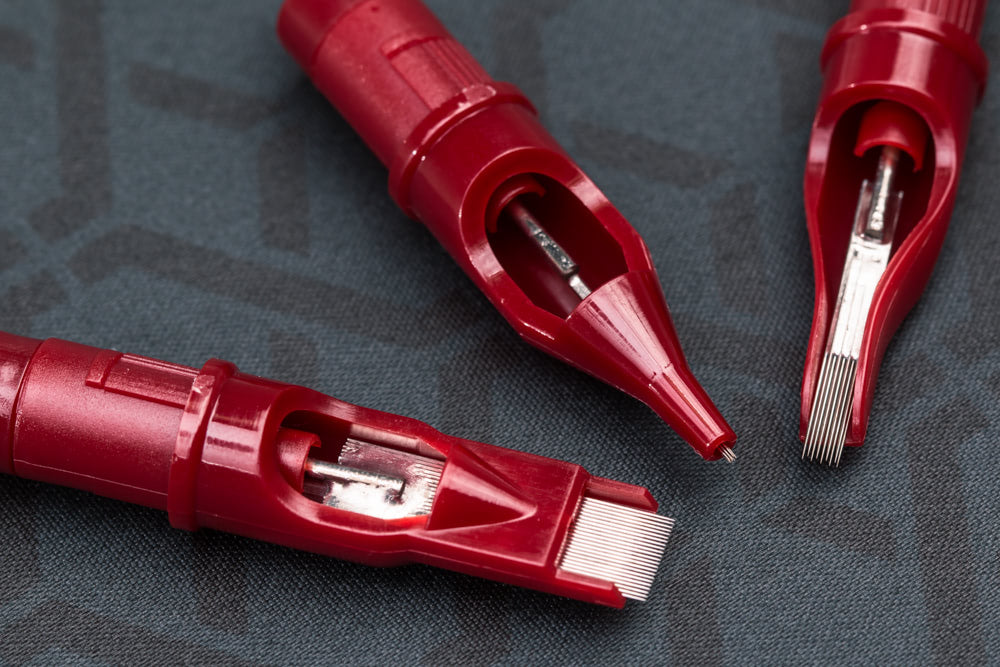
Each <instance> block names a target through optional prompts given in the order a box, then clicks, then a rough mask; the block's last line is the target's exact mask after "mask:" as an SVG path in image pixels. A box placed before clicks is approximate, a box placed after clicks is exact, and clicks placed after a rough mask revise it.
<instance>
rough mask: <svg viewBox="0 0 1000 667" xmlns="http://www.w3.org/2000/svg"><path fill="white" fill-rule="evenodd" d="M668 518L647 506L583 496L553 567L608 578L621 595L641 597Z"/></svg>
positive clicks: (657, 561)
mask: <svg viewBox="0 0 1000 667" xmlns="http://www.w3.org/2000/svg"><path fill="white" fill-rule="evenodd" d="M673 527H674V520H673V519H671V518H668V517H665V516H660V515H659V514H656V513H654V512H650V511H648V510H643V509H638V508H635V507H627V506H625V505H619V504H618V503H612V502H607V501H604V500H595V499H594V498H584V499H583V503H581V505H580V511H579V513H578V514H577V517H576V520H575V521H574V522H573V526H572V527H571V528H570V533H569V539H568V540H567V542H566V547H565V550H564V551H563V556H562V561H561V562H560V564H559V569H561V570H565V571H567V572H572V573H574V574H580V575H583V576H587V577H593V578H595V579H603V580H605V581H610V582H611V583H613V584H614V585H615V587H616V588H618V591H619V592H620V593H621V594H622V596H623V597H625V598H628V599H630V600H639V601H645V600H646V598H647V597H648V596H649V590H650V588H652V586H653V578H654V577H655V576H656V571H657V569H658V568H659V566H660V559H661V558H662V557H663V550H664V549H665V548H666V545H667V540H668V539H669V538H670V532H671V530H673Z"/></svg>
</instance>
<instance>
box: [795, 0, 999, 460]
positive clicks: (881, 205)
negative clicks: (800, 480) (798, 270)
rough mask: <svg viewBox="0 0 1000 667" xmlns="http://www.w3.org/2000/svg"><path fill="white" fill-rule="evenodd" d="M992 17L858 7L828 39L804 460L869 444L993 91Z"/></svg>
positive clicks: (944, 6) (943, 9)
mask: <svg viewBox="0 0 1000 667" xmlns="http://www.w3.org/2000/svg"><path fill="white" fill-rule="evenodd" d="M985 11H986V0H853V2H852V3H851V11H850V13H849V14H848V15H847V16H846V17H844V18H843V19H841V20H840V21H839V22H838V23H837V24H836V25H834V26H833V28H832V29H831V30H830V33H829V35H828V36H827V40H826V44H825V46H824V47H823V53H822V57H821V65H822V68H823V74H824V77H825V78H824V85H823V90H822V94H821V96H820V103H819V109H818V111H817V112H816V119H815V121H814V124H813V130H812V140H811V143H810V146H809V157H808V161H807V165H806V174H805V205H806V220H807V225H808V229H809V242H810V245H811V247H812V256H813V266H814V272H815V280H816V297H815V299H816V301H815V311H814V313H813V325H812V334H811V336H810V339H809V349H808V353H807V357H806V368H805V375H804V379H803V383H802V413H801V420H800V437H801V438H802V440H803V441H804V443H805V444H804V448H803V451H802V456H803V458H806V457H808V458H809V459H810V460H813V459H818V460H819V461H821V462H824V463H827V464H830V465H838V464H839V463H840V458H841V455H842V453H843V450H844V446H845V445H848V446H859V445H861V444H862V442H863V441H864V439H865V433H866V431H867V429H868V417H869V412H870V410H871V404H872V395H873V394H874V392H875V378H876V376H877V375H878V369H879V365H880V364H881V362H882V357H883V354H884V353H885V349H886V346H887V345H888V344H889V340H890V338H891V337H892V335H893V334H894V333H895V331H896V329H897V328H898V327H899V325H900V323H901V322H902V320H903V318H904V317H905V316H906V314H907V313H908V312H909V310H910V309H911V308H912V307H913V305H914V304H915V303H916V302H917V299H919V298H920V294H921V292H922V291H923V289H924V286H925V285H926V284H927V281H928V279H929V278H930V274H931V269H932V268H933V266H934V262H935V260H936V259H937V255H938V252H939V251H940V250H941V245H942V243H943V241H944V235H945V232H946V231H947V229H948V220H949V218H950V216H951V211H952V208H953V207H954V204H955V193H956V190H957V188H958V177H959V173H960V171H961V166H962V156H963V154H964V152H965V145H966V140H967V139H968V135H969V125H970V121H971V117H972V112H973V109H974V108H975V106H976V105H977V104H978V102H979V100H980V99H981V97H982V94H983V89H984V87H985V84H986V74H987V62H986V56H985V55H984V54H983V51H982V49H981V48H980V46H979V43H978V37H979V32H980V30H981V28H982V23H983V15H984V13H985ZM845 258H846V259H845Z"/></svg>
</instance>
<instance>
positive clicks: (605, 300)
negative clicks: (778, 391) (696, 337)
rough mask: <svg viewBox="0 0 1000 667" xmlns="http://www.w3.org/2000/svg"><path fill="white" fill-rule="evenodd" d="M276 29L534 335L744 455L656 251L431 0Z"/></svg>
mask: <svg viewBox="0 0 1000 667" xmlns="http://www.w3.org/2000/svg"><path fill="white" fill-rule="evenodd" d="M278 34H279V35H280V37H281V40H282V42H284V44H285V47H286V48H287V49H288V50H289V51H290V52H291V54H292V55H293V56H294V57H295V59H296V60H297V61H298V62H299V64H300V65H301V66H302V67H303V68H304V69H305V71H306V72H307V73H308V75H309V77H310V78H311V79H312V80H313V82H314V83H315V85H316V86H317V88H319V90H320V91H322V93H323V94H324V95H326V97H327V98H329V99H330V101H331V102H332V103H333V105H334V106H335V107H336V108H337V109H338V110H339V111H340V113H341V114H343V116H344V118H346V119H347V121H348V122H349V123H350V124H351V125H352V126H353V127H354V128H355V129H356V130H357V131H358V133H359V134H360V135H361V136H362V138H363V139H364V140H365V142H366V143H367V144H368V146H370V147H371V149H372V150H373V151H374V152H375V153H376V155H378V157H379V158H380V159H381V160H382V162H383V163H384V164H385V165H386V166H387V167H388V168H389V191H390V193H391V194H392V196H393V198H394V199H395V200H396V202H397V203H398V204H399V206H400V207H401V208H402V209H403V210H404V211H405V212H406V213H407V214H409V215H410V216H411V217H414V218H416V219H418V220H420V221H421V222H423V223H424V224H425V225H427V227H428V228H429V229H430V231H431V232H432V233H433V234H434V235H435V236H436V237H437V238H438V240H439V241H440V242H441V243H442V244H443V245H444V246H445V248H447V250H448V252H450V253H451V255H452V257H454V258H455V260H456V261H457V262H458V263H459V264H460V265H461V267H462V269H464V270H465V272H466V273H467V274H468V275H469V276H470V277H471V278H472V280H473V281H474V282H475V283H476V285H478V286H479V289H481V290H482V291H483V293H484V294H486V296H487V297H489V299H490V301H492V302H493V305H494V306H496V308H497V309H498V310H499V311H500V313H501V314H502V315H503V316H504V317H505V318H507V321H508V322H510V323H511V325H513V327H514V329H516V330H517V332H518V333H519V334H520V335H521V337H522V338H524V339H525V340H527V341H528V342H530V343H531V344H533V345H535V346H536V347H539V348H541V349H542V350H545V351H546V352H548V353H549V354H552V355H554V356H556V357H558V358H560V359H562V360H563V361H566V362H567V363H570V364H572V365H573V366H576V367H577V368H579V369H581V370H583V371H586V372H587V373H590V374H591V375H593V376H595V377H597V378H600V379H601V380H603V381H605V382H607V383H609V384H611V385H613V386H615V387H617V388H619V389H621V390H622V391H625V392H627V393H629V394H631V395H632V396H635V397H636V398H638V399H639V400H641V401H643V402H645V403H646V404H647V405H649V406H650V407H652V408H653V410H655V411H656V413H657V414H659V415H660V417H661V418H663V419H664V420H665V421H666V422H667V423H668V424H670V425H671V426H672V427H673V428H674V429H675V430H676V431H677V433H679V434H680V436H681V437H683V438H684V439H685V440H686V441H687V442H688V443H690V444H691V446H692V447H694V449H695V450H696V451H697V452H698V453H699V454H700V455H701V456H703V457H704V458H706V459H709V460H716V459H719V458H726V459H727V460H729V461H732V460H734V459H735V455H734V453H733V451H732V449H731V446H732V445H733V443H734V442H735V439H736V436H735V435H734V434H733V431H732V429H731V428H730V427H729V425H728V424H726V422H725V420H724V419H723V418H722V415H720V414H719V411H718V410H717V409H716V407H715V405H713V403H712V401H711V399H709V397H708V395H707V394H706V393H705V391H704V390H703V389H702V388H701V386H700V385H699V384H698V382H697V380H695V378H694V375H693V374H692V373H691V371H690V369H689V368H688V365H687V362H686V361H685V359H684V355H683V353H682V351H681V347H680V343H679V342H678V340H677V335H676V333H675V331H674V326H673V324H672V322H671V319H670V315H669V313H668V311H667V306H666V301H665V300H664V297H663V293H662V291H661V289H660V283H659V279H658V278H657V275H656V272H655V270H654V268H653V264H652V260H651V259H650V256H649V251H648V250H647V249H646V245H645V243H644V242H643V240H642V238H640V236H639V234H638V233H637V232H636V231H635V229H633V228H632V226H631V225H629V223H628V222H627V221H626V220H625V218H624V217H622V215H621V213H619V212H618V211H617V210H616V209H615V208H614V207H613V206H612V205H611V203H610V202H609V201H608V200H607V198H606V197H605V196H604V195H603V194H602V193H601V191H600V190H598V189H597V187H596V186H595V185H594V184H593V182H591V181H590V179H588V178H587V176H586V175H585V174H584V173H583V171H582V170H581V169H580V167H578V166H577V165H576V164H575V163H574V162H573V160H572V159H571V158H570V157H569V156H568V155H567V154H566V152H565V151H564V150H563V149H562V148H560V146H559V145H558V144H557V143H556V141H555V139H553V138H552V136H551V135H549V133H548V132H547V131H546V130H545V128H544V127H542V125H541V123H540V122H539V120H538V116H537V114H536V112H535V110H534V108H533V107H532V105H531V103H530V102H529V101H528V100H527V99H526V98H525V96H524V95H523V94H522V93H521V92H520V91H519V90H518V89H517V88H515V87H514V86H512V85H510V84H507V83H500V82H497V81H494V80H493V79H492V78H490V76H489V75H488V74H487V73H486V72H485V71H484V70H483V68H482V67H481V66H480V65H479V64H478V63H477V62H476V61H475V60H474V59H473V58H472V56H471V55H470V54H469V53H468V51H466V50H465V48H463V47H462V46H461V45H460V44H459V43H458V42H457V41H455V39H454V38H453V37H452V36H451V35H450V34H449V33H448V31H447V30H445V28H444V27H443V26H442V25H441V23H440V22H439V21H438V20H437V18H435V17H434V15H433V14H432V13H431V12H430V10H428V9H427V8H426V7H425V6H424V5H423V4H422V3H420V2H419V1H418V0H286V2H285V4H284V5H283V6H282V9H281V14H280V16H279V18H278Z"/></svg>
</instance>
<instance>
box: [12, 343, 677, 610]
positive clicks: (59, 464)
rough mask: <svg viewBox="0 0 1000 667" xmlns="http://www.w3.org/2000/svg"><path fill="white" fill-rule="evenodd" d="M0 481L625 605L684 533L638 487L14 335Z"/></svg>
mask: <svg viewBox="0 0 1000 667" xmlns="http://www.w3.org/2000/svg"><path fill="white" fill-rule="evenodd" d="M0 473H3V474H8V475H16V476H18V477H24V478H28V479H34V480H38V481H42V482H49V483H52V484H60V485H63V486H69V487H74V488H77V489H83V490H85V491H91V492H93V493H97V494H99V495H102V496H107V497H110V498H117V499H119V500H124V501H127V502H131V503H138V504H141V505H146V506H148V507H153V508H156V509H160V510H165V511H166V512H167V513H168V515H169V518H170V523H171V524H172V525H173V526H175V527H177V528H183V529H187V530H196V529H198V528H201V527H204V528H212V529H216V530H222V531H227V532H232V533H237V534H240V535H245V536H247V537H252V538H256V539H260V540H266V541H268V542H274V543H277V544H283V545H286V546H290V547H294V548H297V549H304V550H307V551H312V552H316V553H320V554H326V555H329V556H335V557H337V558H343V559H348V560H353V561H358V562H361V563H366V564H369V565H397V564H401V563H406V562H419V563H426V564H428V565H435V566H438V567H443V568H447V569H449V570H456V571H458V572H464V573H467V574H472V575H476V576H480V577H485V578H488V579H494V580H496V581H502V582H506V583H511V584H516V585H518V586H525V587H527V588H534V589H537V590H540V591H545V592H548V593H555V594H557V595H564V596H566V597H571V598H576V599H579V600H583V601H586V602H593V603H597V604H603V605H608V606H612V607H621V606H623V605H624V603H625V598H630V599H638V600H644V599H645V598H646V595H647V593H648V592H649V590H650V586H651V585H652V583H653V577H654V575H655V573H656V570H657V568H658V566H659V562H660V558H661V556H662V554H663V550H664V547H665V545H666V542H667V539H668V537H669V535H670V531H671V528H672V526H673V521H672V520H671V519H668V518H667V517H664V516H660V515H658V514H656V512H655V510H656V502H655V501H654V500H653V499H652V497H650V495H649V492H648V491H647V490H646V489H643V488H641V487H638V486H632V485H631V484H623V483H621V482H615V481H612V480H608V479H602V478H600V477H593V476H591V475H589V474H587V471H585V470H584V469H583V468H581V467H580V466H578V465H573V464H570V463H564V462H562V461H556V460H553V459H548V458H544V457H541V456H533V455H531V454H524V453H521V452H517V451H513V450H510V449H504V448H501V447H494V446H491V445H484V444H481V443H478V442H470V441H468V440H461V439H459V438H453V437H449V436H446V435H443V434H441V433H439V432H437V431H435V430H434V429H432V428H430V427H429V426H427V425H426V424H422V423H420V422H417V421H414V420H412V419H406V418H403V417H397V416H395V415H389V414H385V413H383V412H376V411H374V410H367V409H365V408H360V407H357V406H354V405H349V404H347V403H343V402H341V401H338V400H336V399H333V398H330V397H329V396H324V395H322V394H319V393H317V392H315V391H311V390H309V389H306V388H304V387H297V386H293V385H288V384H282V383H280V382H274V381H272V380H265V379H263V378H259V377H254V376H252V375H246V374H243V373H240V372H238V371H237V370H236V368H235V367H234V366H233V365H232V364H230V363H227V362H224V361H218V360H211V361H209V362H208V363H206V364H205V365H204V366H203V367H202V368H201V369H200V370H197V369H194V368H187V367H184V366H178V365H176V364H169V363H165V362H162V361H156V360H154V359H147V358H145V357H139V356H135V355H131V354H122V353H121V352H115V351H113V350H101V349H98V348H94V347H88V346H86V345H78V344H76V343H69V342H66V341H62V340H55V339H50V340H46V341H44V342H42V341H38V340H34V339H31V338H22V337H20V336H14V335H11V334H7V333H2V332H0Z"/></svg>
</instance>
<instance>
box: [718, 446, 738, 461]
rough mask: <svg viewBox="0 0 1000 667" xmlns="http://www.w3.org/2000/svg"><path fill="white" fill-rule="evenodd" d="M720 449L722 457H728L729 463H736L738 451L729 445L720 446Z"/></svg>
mask: <svg viewBox="0 0 1000 667" xmlns="http://www.w3.org/2000/svg"><path fill="white" fill-rule="evenodd" d="M718 451H719V453H720V454H722V458H724V459H726V462H727V463H736V452H734V451H733V450H732V448H731V447H730V446H729V445H723V446H722V447H719V450H718Z"/></svg>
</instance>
